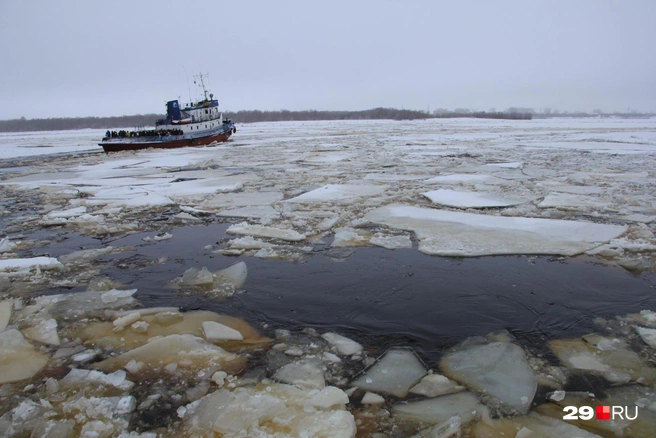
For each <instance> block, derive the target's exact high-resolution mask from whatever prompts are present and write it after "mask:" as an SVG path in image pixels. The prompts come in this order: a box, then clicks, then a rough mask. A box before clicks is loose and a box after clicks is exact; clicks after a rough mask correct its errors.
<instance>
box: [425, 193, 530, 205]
mask: <svg viewBox="0 0 656 438" xmlns="http://www.w3.org/2000/svg"><path fill="white" fill-rule="evenodd" d="M423 195H424V196H425V197H427V198H428V199H430V200H431V202H433V203H434V204H441V205H447V206H449V207H457V208H487V207H510V206H512V205H517V204H521V203H522V201H512V200H509V199H505V198H503V197H501V196H497V195H493V194H488V193H480V192H462V191H455V190H447V189H439V190H433V191H431V192H426V193H424V194H423Z"/></svg>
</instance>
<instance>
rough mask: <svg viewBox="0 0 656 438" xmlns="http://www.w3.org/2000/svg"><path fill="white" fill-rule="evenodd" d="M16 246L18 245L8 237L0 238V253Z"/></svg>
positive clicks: (10, 250) (11, 249) (9, 250)
mask: <svg viewBox="0 0 656 438" xmlns="http://www.w3.org/2000/svg"><path fill="white" fill-rule="evenodd" d="M17 246H18V245H16V244H15V243H14V242H12V241H11V240H9V239H8V238H6V237H3V238H2V239H0V254H2V253H5V252H12V251H13V250H14V249H16V247H17Z"/></svg>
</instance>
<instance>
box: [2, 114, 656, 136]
mask: <svg viewBox="0 0 656 438" xmlns="http://www.w3.org/2000/svg"><path fill="white" fill-rule="evenodd" d="M652 116H654V114H651V113H646V114H642V113H637V112H635V111H632V112H627V113H610V114H609V113H603V112H601V111H600V110H594V111H593V112H592V113H585V112H574V113H567V112H562V113H561V112H559V111H557V110H554V111H551V110H550V109H546V110H543V111H542V112H540V113H538V112H536V111H535V110H533V109H532V108H508V109H507V110H505V111H494V110H490V111H470V110H468V109H466V108H457V109H455V110H454V111H450V110H446V109H443V108H439V109H437V110H434V111H433V112H432V113H431V114H429V113H428V112H426V111H416V110H406V109H394V108H373V109H369V110H364V111H316V110H308V111H288V110H280V111H260V110H251V111H237V112H234V111H227V112H225V113H224V117H226V118H229V119H232V120H233V121H234V122H235V123H255V122H285V121H310V120H377V119H378V120H384V119H388V120H416V119H433V118H457V117H469V118H483V119H508V120H531V119H532V118H551V117H627V118H638V117H652ZM163 117H165V116H164V115H162V114H137V115H133V116H121V117H76V118H51V119H30V120H28V119H26V118H25V117H21V118H20V119H15V120H0V132H23V131H60V130H68V129H115V128H140V127H144V128H150V127H152V126H154V125H155V121H156V120H157V119H161V118H163Z"/></svg>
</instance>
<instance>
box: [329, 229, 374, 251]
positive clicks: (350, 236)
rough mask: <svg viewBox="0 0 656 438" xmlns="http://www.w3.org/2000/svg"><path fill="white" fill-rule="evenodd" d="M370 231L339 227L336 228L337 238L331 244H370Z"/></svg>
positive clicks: (338, 245)
mask: <svg viewBox="0 0 656 438" xmlns="http://www.w3.org/2000/svg"><path fill="white" fill-rule="evenodd" d="M368 234H369V233H366V232H363V231H358V230H354V229H352V228H338V229H336V230H335V240H333V243H332V245H331V246H334V247H345V246H365V245H368V244H369V235H368Z"/></svg>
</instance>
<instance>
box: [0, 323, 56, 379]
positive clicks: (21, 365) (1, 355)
mask: <svg viewBox="0 0 656 438" xmlns="http://www.w3.org/2000/svg"><path fill="white" fill-rule="evenodd" d="M47 362H48V356H46V355H45V354H42V353H39V352H38V351H37V350H36V349H35V348H34V347H33V346H32V344H30V343H29V342H27V341H26V340H25V338H24V337H23V335H22V334H21V333H20V332H19V331H18V330H16V329H10V330H5V331H3V332H0V384H2V383H9V382H17V381H19V380H23V379H28V378H30V377H32V376H33V375H35V374H36V373H38V372H39V371H40V370H41V368H43V367H44V366H45V364H46V363H47Z"/></svg>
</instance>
